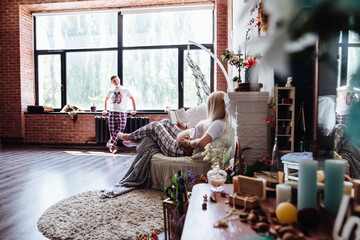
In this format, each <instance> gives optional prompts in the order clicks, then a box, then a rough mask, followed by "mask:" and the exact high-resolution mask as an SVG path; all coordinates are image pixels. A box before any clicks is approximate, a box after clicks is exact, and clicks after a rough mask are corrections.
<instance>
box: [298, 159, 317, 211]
mask: <svg viewBox="0 0 360 240" xmlns="http://www.w3.org/2000/svg"><path fill="white" fill-rule="evenodd" d="M317 167H318V162H317V161H314V160H300V163H299V185H298V197H297V199H298V201H297V207H298V209H299V210H300V209H303V208H316V202H317V201H316V197H317V194H316V193H317V185H316V182H317V180H316V178H317V175H316V172H317Z"/></svg>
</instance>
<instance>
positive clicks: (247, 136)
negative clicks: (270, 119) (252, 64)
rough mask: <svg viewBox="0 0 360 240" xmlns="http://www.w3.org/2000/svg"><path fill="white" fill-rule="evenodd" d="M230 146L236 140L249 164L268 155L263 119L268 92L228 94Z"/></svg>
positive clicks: (265, 127) (266, 113)
mask: <svg viewBox="0 0 360 240" xmlns="http://www.w3.org/2000/svg"><path fill="white" fill-rule="evenodd" d="M227 101H228V102H229V103H230V104H229V113H230V124H231V146H233V148H234V146H235V142H236V139H239V140H240V145H241V148H245V147H251V149H250V150H247V151H246V152H244V155H245V159H246V162H247V163H248V164H251V163H252V162H255V161H256V160H260V159H261V158H262V157H263V156H265V155H266V154H268V128H267V123H266V122H265V121H264V118H267V115H268V101H269V92H229V93H228V99H227Z"/></svg>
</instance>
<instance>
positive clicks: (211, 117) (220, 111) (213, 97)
mask: <svg viewBox="0 0 360 240" xmlns="http://www.w3.org/2000/svg"><path fill="white" fill-rule="evenodd" d="M225 94H226V93H225V92H222V91H218V92H213V93H211V94H210V96H209V98H208V100H207V117H208V118H207V123H206V124H205V128H204V129H205V130H204V132H205V131H206V130H207V129H208V127H210V125H211V124H212V123H213V122H214V121H215V120H223V121H225V123H226V125H228V119H229V116H228V114H227V112H226V104H225V100H224V99H225Z"/></svg>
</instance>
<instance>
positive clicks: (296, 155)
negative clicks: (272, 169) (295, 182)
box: [281, 152, 313, 163]
mask: <svg viewBox="0 0 360 240" xmlns="http://www.w3.org/2000/svg"><path fill="white" fill-rule="evenodd" d="M302 159H307V160H313V157H312V152H293V153H287V154H285V155H284V156H282V157H281V161H282V162H293V163H298V162H299V161H300V160H302Z"/></svg>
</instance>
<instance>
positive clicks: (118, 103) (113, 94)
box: [106, 87, 132, 112]
mask: <svg viewBox="0 0 360 240" xmlns="http://www.w3.org/2000/svg"><path fill="white" fill-rule="evenodd" d="M106 96H107V97H108V98H109V102H110V107H109V111H113V112H127V103H128V97H131V96H132V94H131V92H130V91H129V90H128V89H126V88H124V87H120V88H115V89H111V90H109V91H108V93H107V95H106Z"/></svg>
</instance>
